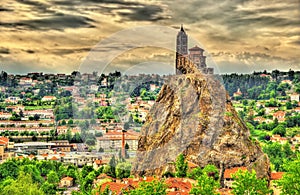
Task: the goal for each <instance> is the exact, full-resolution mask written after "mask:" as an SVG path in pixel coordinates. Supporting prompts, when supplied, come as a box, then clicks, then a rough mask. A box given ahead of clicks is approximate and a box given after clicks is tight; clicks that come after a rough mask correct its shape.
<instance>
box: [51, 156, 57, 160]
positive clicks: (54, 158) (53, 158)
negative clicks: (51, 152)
mask: <svg viewBox="0 0 300 195" xmlns="http://www.w3.org/2000/svg"><path fill="white" fill-rule="evenodd" d="M50 160H58V158H56V157H55V156H53V157H52V158H51V159H50Z"/></svg>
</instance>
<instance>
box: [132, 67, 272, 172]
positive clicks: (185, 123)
mask: <svg viewBox="0 0 300 195" xmlns="http://www.w3.org/2000/svg"><path fill="white" fill-rule="evenodd" d="M216 77H217V76H214V75H203V74H201V73H200V72H197V71H194V70H193V71H191V72H190V73H188V74H184V75H176V76H173V77H171V78H170V79H169V81H167V82H166V83H165V84H164V85H163V87H162V89H161V91H160V94H159V95H158V98H157V100H156V103H155V104H154V106H153V107H152V109H151V110H150V112H149V114H148V116H147V118H146V123H145V124H144V126H143V128H142V135H141V137H140V138H139V143H138V151H137V157H136V161H135V162H134V164H133V169H132V173H133V174H134V175H140V176H142V175H146V176H147V175H158V176H161V175H162V174H163V173H165V172H166V171H174V163H173V162H175V160H176V158H177V156H178V155H179V154H180V153H183V154H184V156H185V157H186V159H187V160H188V161H190V162H193V163H195V164H198V165H199V166H200V167H204V166H205V165H207V164H214V165H216V166H217V167H218V168H220V169H221V173H222V172H223V171H224V169H225V168H230V167H238V166H246V167H247V168H248V169H249V170H250V169H254V170H255V171H256V172H257V176H258V177H260V178H261V177H266V178H269V175H270V172H269V170H270V167H269V159H268V157H267V156H266V155H265V154H264V153H263V152H262V150H261V148H260V146H259V144H258V143H257V142H256V141H255V140H252V139H251V138H250V133H249V130H248V128H247V127H246V125H245V123H244V122H243V121H242V120H241V119H240V118H239V117H238V115H237V113H236V111H235V109H234V107H233V106H232V103H231V101H230V99H229V96H228V95H227V94H226V91H225V89H224V87H223V85H222V84H221V82H220V81H219V80H218V79H217V78H216ZM221 177H222V175H221Z"/></svg>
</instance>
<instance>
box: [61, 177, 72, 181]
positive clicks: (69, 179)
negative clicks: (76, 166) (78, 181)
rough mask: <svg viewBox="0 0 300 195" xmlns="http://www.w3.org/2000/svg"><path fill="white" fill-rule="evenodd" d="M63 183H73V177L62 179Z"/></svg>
mask: <svg viewBox="0 0 300 195" xmlns="http://www.w3.org/2000/svg"><path fill="white" fill-rule="evenodd" d="M61 180H62V181H73V178H72V177H64V178H62V179H61Z"/></svg>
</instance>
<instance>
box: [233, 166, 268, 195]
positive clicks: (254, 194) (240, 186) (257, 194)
mask: <svg viewBox="0 0 300 195" xmlns="http://www.w3.org/2000/svg"><path fill="white" fill-rule="evenodd" d="M232 177H233V180H234V182H233V183H232V189H233V190H232V192H233V194H234V195H245V194H249V195H268V194H270V193H271V192H272V190H270V189H268V182H267V181H266V180H265V179H258V178H257V177H256V173H255V171H254V170H252V172H248V171H242V170H239V171H238V172H237V173H235V174H233V176H232Z"/></svg>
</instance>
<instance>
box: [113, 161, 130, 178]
mask: <svg viewBox="0 0 300 195" xmlns="http://www.w3.org/2000/svg"><path fill="white" fill-rule="evenodd" d="M130 170H131V164H130V163H127V162H121V163H118V164H117V166H116V177H117V178H119V179H123V178H127V177H129V176H130Z"/></svg>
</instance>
